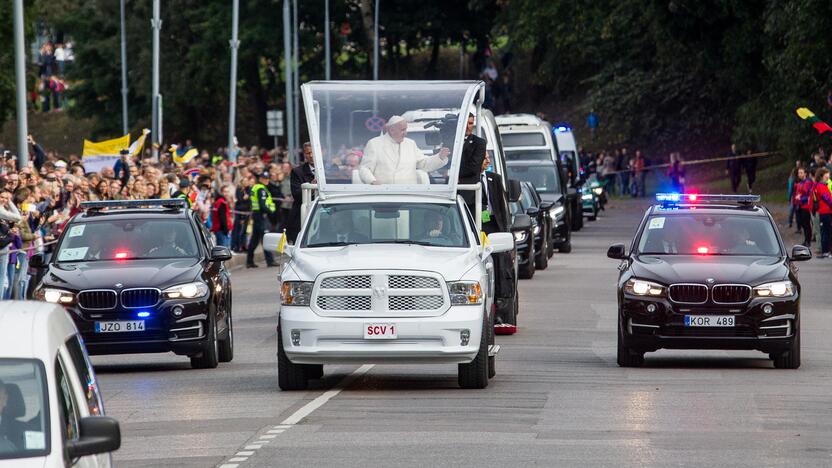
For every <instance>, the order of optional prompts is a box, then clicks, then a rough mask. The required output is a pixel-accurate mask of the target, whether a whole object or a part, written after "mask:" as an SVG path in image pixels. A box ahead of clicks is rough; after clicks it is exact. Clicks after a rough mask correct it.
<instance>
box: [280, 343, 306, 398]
mask: <svg viewBox="0 0 832 468" xmlns="http://www.w3.org/2000/svg"><path fill="white" fill-rule="evenodd" d="M277 385H278V386H279V387H280V389H281V390H284V391H291V390H306V387H308V386H309V376H308V374H307V369H306V366H304V365H303V364H294V363H292V361H290V360H289V358H288V357H286V351H284V350H283V333H282V330H279V329H278V331H277Z"/></svg>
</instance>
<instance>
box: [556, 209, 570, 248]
mask: <svg viewBox="0 0 832 468" xmlns="http://www.w3.org/2000/svg"><path fill="white" fill-rule="evenodd" d="M568 240H569V226H568V225H567V224H566V216H561V217H559V218H556V219H554V220H552V243H553V244H554V245H560V244H563V243H565V242H566V241H568Z"/></svg>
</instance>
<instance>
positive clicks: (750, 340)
mask: <svg viewBox="0 0 832 468" xmlns="http://www.w3.org/2000/svg"><path fill="white" fill-rule="evenodd" d="M620 304H621V306H620V308H619V325H620V328H621V333H622V337H623V340H624V344H625V346H628V347H630V348H633V349H635V350H637V351H643V352H650V351H656V350H658V349H733V350H741V349H747V350H759V351H762V352H765V353H779V352H783V351H786V350H788V349H789V346H791V344H792V342H793V341H794V337H795V333H796V330H797V328H798V326H799V310H800V300H799V297H798V296H795V297H792V298H782V299H778V298H753V299H751V301H750V302H748V303H747V304H743V305H725V306H718V305H713V304H703V305H701V306H697V305H685V304H674V303H671V302H670V301H668V300H667V299H664V298H633V297H630V296H628V295H622V299H621V302H620ZM649 304H654V305H655V306H656V311H655V312H653V313H650V312H647V306H648V305H649ZM766 304H771V306H772V312H771V313H770V314H766V313H764V312H763V306H764V305H766ZM685 315H732V316H734V317H735V326H734V327H686V326H685Z"/></svg>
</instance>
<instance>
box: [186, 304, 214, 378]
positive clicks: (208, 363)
mask: <svg viewBox="0 0 832 468" xmlns="http://www.w3.org/2000/svg"><path fill="white" fill-rule="evenodd" d="M208 324H209V325H208V336H207V339H206V343H205V348H204V349H203V350H202V352H201V353H200V354H198V355H196V356H192V357H191V367H192V368H194V369H215V368H216V367H217V365H218V364H219V347H220V346H219V339H218V338H217V318H216V317H213V316H211V317H210V318H209V319H208Z"/></svg>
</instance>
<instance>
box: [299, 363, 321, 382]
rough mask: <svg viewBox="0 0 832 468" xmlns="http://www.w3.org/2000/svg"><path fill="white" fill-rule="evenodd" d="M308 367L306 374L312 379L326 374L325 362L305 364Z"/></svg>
mask: <svg viewBox="0 0 832 468" xmlns="http://www.w3.org/2000/svg"><path fill="white" fill-rule="evenodd" d="M304 367H306V376H307V377H308V378H309V379H310V380H311V379H320V378H321V377H323V376H324V365H323V364H304Z"/></svg>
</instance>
